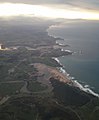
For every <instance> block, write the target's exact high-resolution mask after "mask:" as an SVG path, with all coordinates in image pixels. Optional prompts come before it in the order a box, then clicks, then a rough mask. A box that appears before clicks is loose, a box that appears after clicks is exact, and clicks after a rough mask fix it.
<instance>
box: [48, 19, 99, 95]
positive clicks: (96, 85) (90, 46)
mask: <svg viewBox="0 0 99 120" xmlns="http://www.w3.org/2000/svg"><path fill="white" fill-rule="evenodd" d="M48 33H49V35H52V36H54V37H60V38H63V39H64V40H58V41H57V42H58V43H61V44H65V45H69V46H68V47H64V48H63V49H64V50H71V51H73V55H69V56H62V57H59V58H58V60H59V61H60V63H62V64H63V66H64V69H65V70H66V72H67V73H68V74H70V76H71V78H74V79H73V80H74V81H77V82H78V83H80V84H81V85H82V86H83V87H84V88H88V89H91V90H92V91H94V92H95V93H98V94H99V21H91V20H70V21H69V20H66V21H65V20H64V21H63V22H60V23H58V24H56V25H52V26H50V27H49V29H48Z"/></svg>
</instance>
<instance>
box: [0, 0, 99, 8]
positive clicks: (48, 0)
mask: <svg viewBox="0 0 99 120" xmlns="http://www.w3.org/2000/svg"><path fill="white" fill-rule="evenodd" d="M0 2H3V3H4V2H13V3H28V4H50V5H51V4H58V5H62V4H63V5H71V6H73V7H82V8H86V9H99V0H0Z"/></svg>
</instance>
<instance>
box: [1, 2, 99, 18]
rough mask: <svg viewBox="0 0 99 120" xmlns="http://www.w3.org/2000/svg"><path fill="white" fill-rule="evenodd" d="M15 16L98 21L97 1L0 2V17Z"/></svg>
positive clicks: (98, 3)
mask: <svg viewBox="0 0 99 120" xmlns="http://www.w3.org/2000/svg"><path fill="white" fill-rule="evenodd" d="M5 3H6V4H5ZM7 3H9V4H7ZM16 15H35V16H39V17H50V18H51V17H52V18H67V19H90V20H91V19H92V20H99V1H98V0H0V17H1V16H2V17H4V16H16Z"/></svg>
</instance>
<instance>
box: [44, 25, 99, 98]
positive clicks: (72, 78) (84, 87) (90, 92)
mask: <svg viewBox="0 0 99 120" xmlns="http://www.w3.org/2000/svg"><path fill="white" fill-rule="evenodd" d="M52 26H53V25H51V26H49V27H48V29H47V30H46V31H47V33H48V35H49V36H52V37H54V38H60V37H59V36H53V35H50V34H49V29H50V28H51V27H52ZM61 39H62V40H64V39H63V38H60V40H61ZM56 44H59V45H60V44H61V43H59V42H58V41H57V40H56ZM67 51H70V50H67ZM52 59H54V60H56V61H57V62H58V63H59V64H60V65H62V66H63V64H62V63H61V62H60V61H59V59H58V58H56V57H54V58H52ZM58 69H59V71H60V72H61V73H63V74H65V75H66V77H67V78H68V79H69V80H70V81H72V82H73V86H75V87H78V88H79V89H80V90H82V91H84V92H86V93H89V94H92V95H94V96H95V97H98V98H99V94H98V93H96V92H94V91H93V90H91V89H90V88H89V85H84V86H83V85H82V84H80V83H79V82H78V81H77V80H75V77H72V76H70V74H68V73H67V71H66V70H65V69H64V66H63V67H58Z"/></svg>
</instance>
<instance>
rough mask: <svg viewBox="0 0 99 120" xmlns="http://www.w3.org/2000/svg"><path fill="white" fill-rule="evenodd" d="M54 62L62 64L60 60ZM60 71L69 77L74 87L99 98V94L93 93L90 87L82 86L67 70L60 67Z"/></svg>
mask: <svg viewBox="0 0 99 120" xmlns="http://www.w3.org/2000/svg"><path fill="white" fill-rule="evenodd" d="M54 60H56V61H57V62H58V63H59V64H61V63H60V61H59V59H58V58H54ZM61 65H62V64H61ZM58 69H59V71H60V72H61V73H63V74H65V75H66V77H67V78H68V79H69V80H71V81H72V83H73V84H72V85H73V86H75V87H78V88H79V89H80V90H82V91H84V92H87V93H89V94H92V95H94V96H96V97H99V94H97V93H95V92H94V91H92V90H91V89H90V88H89V85H84V86H83V85H82V84H80V83H79V82H78V81H77V80H75V78H74V77H72V76H70V74H68V73H67V72H66V70H65V69H64V67H58Z"/></svg>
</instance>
